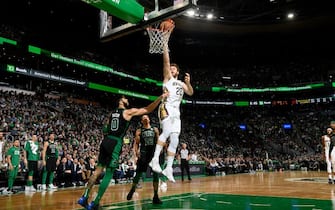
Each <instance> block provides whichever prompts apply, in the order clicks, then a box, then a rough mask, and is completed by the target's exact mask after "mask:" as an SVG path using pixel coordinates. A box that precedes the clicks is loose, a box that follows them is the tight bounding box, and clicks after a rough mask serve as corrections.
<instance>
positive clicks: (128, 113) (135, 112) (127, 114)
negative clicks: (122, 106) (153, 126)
mask: <svg viewBox="0 0 335 210" xmlns="http://www.w3.org/2000/svg"><path fill="white" fill-rule="evenodd" d="M168 95H169V93H168V92H164V93H163V94H162V95H160V96H159V97H158V98H157V99H156V100H155V101H154V102H152V103H151V104H149V105H148V106H146V107H143V108H132V109H127V110H125V111H124V112H123V113H124V115H123V117H124V119H125V120H128V121H129V120H130V119H131V118H132V117H133V116H140V115H144V114H148V113H150V112H152V111H154V110H155V109H156V107H157V106H158V105H159V103H160V102H161V101H162V100H163V99H165V98H166V97H167V96H168Z"/></svg>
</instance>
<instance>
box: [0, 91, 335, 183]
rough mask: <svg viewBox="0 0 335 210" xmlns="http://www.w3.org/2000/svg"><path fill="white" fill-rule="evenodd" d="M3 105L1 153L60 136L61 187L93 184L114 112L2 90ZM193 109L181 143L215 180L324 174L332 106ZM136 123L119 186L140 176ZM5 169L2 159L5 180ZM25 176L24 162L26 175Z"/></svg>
mask: <svg viewBox="0 0 335 210" xmlns="http://www.w3.org/2000/svg"><path fill="white" fill-rule="evenodd" d="M0 106H1V110H0V116H1V119H0V122H1V124H0V130H1V131H2V132H4V133H5V134H6V135H5V136H6V137H5V139H4V140H5V142H6V144H5V145H6V146H5V148H4V149H3V153H2V154H1V155H2V156H4V155H5V152H6V150H7V149H8V147H9V146H10V143H11V142H12V141H13V140H14V139H20V141H21V148H23V146H24V143H25V141H26V140H27V139H29V138H30V136H32V135H33V134H37V135H38V137H39V143H40V149H42V143H43V141H44V140H47V139H48V135H49V134H50V132H53V133H55V134H56V136H57V139H56V142H57V144H58V149H59V151H60V152H59V155H60V156H61V164H60V165H58V167H57V172H56V179H55V182H56V183H55V184H56V185H58V186H59V187H62V186H63V187H68V186H78V185H84V184H85V182H87V180H88V178H89V177H90V176H91V175H92V173H94V170H95V166H96V163H97V156H98V148H99V143H100V141H101V139H102V138H103V133H102V130H101V128H102V126H103V122H104V120H105V119H106V117H107V113H108V112H109V108H105V107H102V106H100V105H98V104H95V105H93V104H92V103H90V102H87V101H86V102H85V101H84V100H77V101H76V100H73V99H71V100H70V99H68V98H60V97H57V96H50V95H49V96H48V97H45V96H39V95H36V94H35V95H34V94H23V93H19V92H15V91H1V92H0ZM188 108H189V107H185V109H183V112H182V118H183V120H182V123H183V125H182V127H183V130H182V133H181V136H180V142H181V143H187V144H188V148H189V150H190V153H191V156H192V160H195V161H205V162H206V169H207V174H209V175H215V174H217V173H225V174H231V173H246V172H254V171H263V170H269V171H271V170H290V169H301V168H306V169H307V170H320V169H321V170H322V169H324V160H323V158H322V156H321V153H322V152H321V149H322V145H321V136H322V135H324V134H325V130H326V128H327V126H328V125H329V122H330V120H332V118H333V116H334V115H335V110H334V104H333V103H325V104H304V105H295V106H281V107H272V106H268V107H242V108H241V107H224V108H217V109H208V108H206V107H196V108H193V109H197V111H196V113H199V114H196V115H194V110H191V109H188ZM192 113H193V114H192ZM152 120H153V124H155V125H158V120H157V117H155V116H152ZM284 123H290V124H292V129H284V128H283V126H282V125H283V124H284ZM240 124H244V125H246V129H245V130H242V129H240V127H239V125H240ZM137 126H138V122H136V120H135V121H134V122H133V123H132V125H131V126H130V129H129V130H128V131H127V135H126V137H125V139H124V142H125V144H124V146H123V148H122V153H121V156H120V160H119V163H120V165H119V168H118V169H117V170H116V171H115V174H114V180H116V182H118V181H122V180H123V181H131V179H132V177H133V175H134V171H135V167H136V165H135V164H134V162H135V160H134V158H133V153H132V141H133V135H134V131H135V129H136V127H137ZM40 167H41V166H40ZM6 169H7V166H6V162H5V161H4V158H3V162H2V163H1V173H0V176H1V179H0V180H2V181H4V180H5V174H6V173H5V171H6ZM40 169H41V168H40ZM24 172H25V166H24V164H23V163H22V164H21V169H20V173H22V174H24ZM38 178H39V176H37V178H36V179H38ZM36 181H37V182H38V180H36ZM4 183H5V182H3V184H4Z"/></svg>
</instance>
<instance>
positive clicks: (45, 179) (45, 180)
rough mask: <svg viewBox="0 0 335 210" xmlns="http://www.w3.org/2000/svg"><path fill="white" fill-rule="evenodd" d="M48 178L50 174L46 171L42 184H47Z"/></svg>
mask: <svg viewBox="0 0 335 210" xmlns="http://www.w3.org/2000/svg"><path fill="white" fill-rule="evenodd" d="M47 176H48V172H47V171H46V170H44V171H43V175H42V184H45V183H46V182H47Z"/></svg>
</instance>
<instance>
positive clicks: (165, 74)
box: [163, 46, 172, 83]
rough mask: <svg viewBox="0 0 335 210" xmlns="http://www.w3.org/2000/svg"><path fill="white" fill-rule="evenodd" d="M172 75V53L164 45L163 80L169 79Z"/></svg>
mask: <svg viewBox="0 0 335 210" xmlns="http://www.w3.org/2000/svg"><path fill="white" fill-rule="evenodd" d="M171 77H172V75H171V71H170V53H169V50H168V47H167V46H164V50H163V82H164V83H165V82H167V81H169V79H170V78H171Z"/></svg>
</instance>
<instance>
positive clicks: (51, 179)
mask: <svg viewBox="0 0 335 210" xmlns="http://www.w3.org/2000/svg"><path fill="white" fill-rule="evenodd" d="M54 176H55V173H54V172H53V171H51V173H50V175H49V184H53V183H54Z"/></svg>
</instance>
